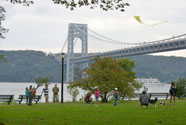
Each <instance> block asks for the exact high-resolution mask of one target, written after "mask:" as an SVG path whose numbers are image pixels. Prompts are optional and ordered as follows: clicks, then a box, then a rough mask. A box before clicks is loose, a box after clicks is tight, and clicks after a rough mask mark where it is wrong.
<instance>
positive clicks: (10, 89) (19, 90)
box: [0, 82, 170, 102]
mask: <svg viewBox="0 0 186 125" xmlns="http://www.w3.org/2000/svg"><path fill="white" fill-rule="evenodd" d="M30 85H32V86H33V87H36V86H37V85H36V84H35V83H11V82H0V95H6V94H7V95H14V99H15V100H17V99H18V96H19V95H21V94H22V95H24V94H25V88H26V87H29V86H30ZM54 85H55V83H51V84H50V85H49V102H52V88H53V87H54ZM57 86H58V87H59V93H61V83H57ZM67 86H68V84H64V102H67V101H72V96H71V95H70V94H69V93H68V91H67ZM43 88H44V86H42V87H39V88H38V89H37V91H36V95H40V94H41V92H42V89H43ZM147 88H148V93H151V92H159V93H160V92H161V93H167V92H168V91H169V88H170V85H164V86H147ZM142 90H143V89H140V90H139V91H137V92H141V91H142ZM84 96H85V91H83V90H82V89H79V95H78V96H77V100H79V99H80V98H82V97H84ZM60 98H61V94H59V99H60ZM44 101H45V99H44V96H42V98H41V102H44Z"/></svg>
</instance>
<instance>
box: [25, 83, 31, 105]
mask: <svg viewBox="0 0 186 125" xmlns="http://www.w3.org/2000/svg"><path fill="white" fill-rule="evenodd" d="M25 95H26V104H28V103H29V95H30V93H29V90H28V87H26V91H25Z"/></svg>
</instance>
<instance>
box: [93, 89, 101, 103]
mask: <svg viewBox="0 0 186 125" xmlns="http://www.w3.org/2000/svg"><path fill="white" fill-rule="evenodd" d="M94 95H95V98H96V105H97V103H98V99H99V95H100V91H99V88H96V90H95V92H94Z"/></svg>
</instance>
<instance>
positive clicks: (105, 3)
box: [6, 0, 130, 12]
mask: <svg viewBox="0 0 186 125" xmlns="http://www.w3.org/2000/svg"><path fill="white" fill-rule="evenodd" d="M6 1H8V2H10V3H13V4H15V3H17V4H22V5H24V6H29V5H31V4H34V1H33V0H6ZM52 1H53V2H54V4H61V5H64V6H65V7H66V8H70V10H74V9H76V8H78V7H79V8H80V7H83V6H88V7H90V9H94V8H96V7H99V8H100V9H102V10H104V11H108V10H119V11H121V12H124V11H125V9H124V7H126V6H130V4H129V3H126V2H124V0H91V1H90V0H52Z"/></svg>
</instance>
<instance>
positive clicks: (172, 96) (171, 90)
mask: <svg viewBox="0 0 186 125" xmlns="http://www.w3.org/2000/svg"><path fill="white" fill-rule="evenodd" d="M169 95H170V104H171V102H172V99H173V102H174V104H175V96H176V86H175V83H174V82H172V83H171V87H170V90H169Z"/></svg>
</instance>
